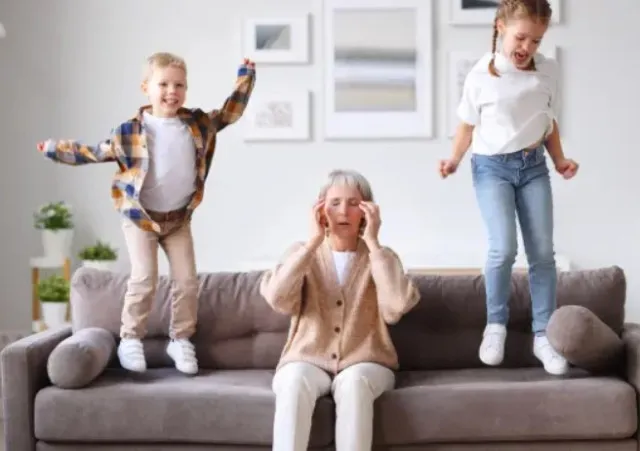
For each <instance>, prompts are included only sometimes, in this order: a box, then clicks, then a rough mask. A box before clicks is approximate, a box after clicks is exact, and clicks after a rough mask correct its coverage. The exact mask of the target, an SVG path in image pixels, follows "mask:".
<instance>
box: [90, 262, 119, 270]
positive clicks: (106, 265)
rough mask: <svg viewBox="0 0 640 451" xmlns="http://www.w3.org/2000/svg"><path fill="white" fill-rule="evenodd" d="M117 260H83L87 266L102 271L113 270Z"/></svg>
mask: <svg viewBox="0 0 640 451" xmlns="http://www.w3.org/2000/svg"><path fill="white" fill-rule="evenodd" d="M114 264H115V260H82V266H84V267H85V268H94V269H99V270H101V271H113V266H114Z"/></svg>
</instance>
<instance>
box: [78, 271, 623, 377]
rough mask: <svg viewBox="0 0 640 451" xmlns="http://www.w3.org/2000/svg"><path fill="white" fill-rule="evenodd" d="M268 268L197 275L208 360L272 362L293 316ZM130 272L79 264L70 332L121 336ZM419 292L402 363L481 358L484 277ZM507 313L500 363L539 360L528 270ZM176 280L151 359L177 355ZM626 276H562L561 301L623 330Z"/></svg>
mask: <svg viewBox="0 0 640 451" xmlns="http://www.w3.org/2000/svg"><path fill="white" fill-rule="evenodd" d="M261 276H262V272H260V271H255V272H246V273H241V272H237V273H231V272H230V273H224V272H220V273H207V274H200V275H199V280H200V289H199V307H198V308H199V311H198V329H197V332H196V335H195V337H194V342H195V343H196V350H197V353H198V358H199V361H200V366H201V367H202V368H220V369H231V368H235V369H238V368H266V369H272V368H274V367H275V365H276V364H277V362H278V358H279V357H280V353H281V351H282V347H283V345H284V342H285V339H286V336H287V332H288V327H289V318H288V317H286V316H283V315H280V314H278V313H275V312H274V311H272V310H271V308H270V307H269V306H268V305H267V303H266V302H265V301H264V299H263V298H262V297H261V296H260V293H259V291H258V287H259V283H260V278H261ZM127 279H128V274H121V273H112V272H107V271H100V270H96V269H90V268H80V269H78V270H77V271H76V272H75V274H74V276H73V280H72V286H71V305H72V322H73V327H74V330H79V329H82V328H86V327H102V328H104V329H107V330H109V331H111V332H112V333H113V334H114V335H116V336H118V334H119V328H120V312H121V310H122V305H123V299H124V294H125V291H126V286H127ZM412 279H413V280H414V282H415V283H416V285H417V287H418V289H419V291H420V294H421V300H420V302H419V303H418V305H417V306H416V307H415V308H414V309H413V310H412V311H411V312H409V314H407V315H406V316H405V317H404V318H403V319H402V320H401V321H400V322H399V323H398V324H396V325H394V326H391V327H390V331H391V336H392V338H393V341H394V343H395V346H396V349H397V351H398V357H399V360H400V365H401V369H449V368H451V369H452V368H474V367H479V366H481V363H480V361H479V359H478V346H479V344H480V340H481V335H482V331H483V329H484V326H485V321H486V314H485V295H484V279H483V277H482V276H433V275H425V276H412ZM511 287H512V296H511V299H510V302H509V304H510V312H511V320H510V323H509V326H508V327H509V334H508V338H507V347H506V355H505V362H504V366H507V367H523V366H538V365H539V362H538V361H537V360H536V359H535V358H534V357H533V353H532V349H531V345H532V334H531V300H530V296H529V284H528V280H527V276H526V274H521V273H517V274H514V275H513V277H512V284H511ZM170 294H171V289H170V280H169V278H168V277H164V276H163V277H160V280H159V283H158V289H157V292H156V300H155V302H154V304H153V307H152V311H151V314H150V315H149V317H148V322H147V328H148V333H147V338H146V339H145V349H146V353H147V358H148V363H149V366H166V365H170V364H171V362H170V361H169V358H168V357H167V356H166V352H165V350H164V348H165V346H166V343H167V333H168V327H169V318H170V303H171V296H170ZM625 295H626V281H625V275H624V272H623V271H622V269H620V268H619V267H615V266H614V267H608V268H600V269H594V270H581V271H573V272H565V273H560V274H559V279H558V291H557V297H558V305H559V306H562V305H569V304H573V305H582V306H585V307H587V308H589V309H590V310H591V311H593V312H594V313H595V314H596V315H597V316H598V317H599V318H600V319H601V320H603V321H604V322H605V323H606V324H608V325H609V326H610V327H611V328H612V329H613V330H614V331H615V332H616V333H618V334H620V333H621V331H622V327H623V323H624V307H625V305H624V304H625Z"/></svg>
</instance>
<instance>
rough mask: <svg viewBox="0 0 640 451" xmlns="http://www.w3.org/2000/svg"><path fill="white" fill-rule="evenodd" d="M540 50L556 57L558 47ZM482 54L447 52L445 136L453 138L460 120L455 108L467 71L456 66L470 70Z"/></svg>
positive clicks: (551, 56)
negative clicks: (463, 71) (461, 71)
mask: <svg viewBox="0 0 640 451" xmlns="http://www.w3.org/2000/svg"><path fill="white" fill-rule="evenodd" d="M540 52H541V53H542V54H544V55H545V56H547V57H548V58H553V59H557V58H558V47H557V46H555V45H553V46H544V47H542V48H541V49H540ZM483 55H484V53H483V52H471V51H451V52H449V54H448V61H447V81H448V86H447V136H448V137H449V138H453V136H454V135H455V132H456V128H457V126H458V123H459V122H460V120H459V118H458V115H457V113H456V110H457V108H458V104H459V103H460V99H461V97H462V88H463V85H464V78H465V77H466V75H467V73H468V72H466V73H458V67H459V65H460V64H464V62H466V64H465V68H466V69H468V70H471V68H472V67H473V66H474V65H475V64H476V63H477V62H478V60H479V59H480V58H482V56H483Z"/></svg>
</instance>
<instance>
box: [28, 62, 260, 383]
mask: <svg viewBox="0 0 640 451" xmlns="http://www.w3.org/2000/svg"><path fill="white" fill-rule="evenodd" d="M254 83H255V66H254V64H253V62H250V61H249V60H247V59H245V60H244V63H243V64H242V65H241V66H240V68H239V70H238V78H237V81H236V85H235V89H234V91H233V93H232V94H231V96H229V97H228V98H227V99H226V101H225V102H224V104H223V105H222V107H221V108H220V109H214V110H212V111H208V112H204V111H202V110H201V109H198V108H193V109H187V108H184V107H183V104H184V102H185V97H186V92H187V67H186V64H185V62H184V60H183V59H182V58H180V57H178V56H176V55H172V54H170V53H156V54H154V55H152V56H151V57H149V59H148V61H147V67H146V72H145V76H144V80H143V82H142V90H143V92H144V93H145V94H146V95H147V96H148V98H149V102H150V104H149V105H145V106H143V107H141V108H140V109H139V111H138V113H137V114H136V115H135V116H134V117H133V118H131V119H129V120H128V121H126V122H124V123H123V124H121V125H120V126H118V127H117V128H116V129H115V130H114V131H113V133H112V136H111V138H110V139H107V140H104V141H102V142H100V143H98V145H96V146H89V145H86V144H81V143H80V142H77V141H72V140H60V141H54V140H48V141H45V142H44V143H40V144H39V145H38V149H39V150H40V151H41V152H43V153H44V154H45V155H46V157H48V158H50V159H51V160H53V161H56V162H59V163H63V164H68V165H81V164H88V163H101V162H115V163H116V164H117V165H118V167H119V171H118V173H117V174H116V175H115V179H114V181H113V184H112V188H111V193H112V197H113V201H114V204H115V207H116V209H117V210H118V211H119V212H120V213H121V214H122V215H123V224H122V229H123V231H124V237H125V242H126V246H127V250H128V254H129V258H130V260H131V274H130V278H129V282H128V285H127V292H126V294H125V299H124V308H123V311H122V325H121V329H120V337H121V340H120V344H119V346H118V358H119V360H120V364H121V365H122V367H123V368H126V369H128V370H130V371H137V372H142V371H145V370H146V367H147V365H146V360H145V357H144V352H143V347H142V341H141V339H142V338H143V337H144V336H145V334H146V332H147V331H146V320H147V317H148V315H149V311H150V310H151V304H152V302H153V298H154V296H155V290H156V282H157V278H158V246H162V248H163V250H164V251H165V253H166V254H167V259H168V260H169V266H170V270H171V277H172V279H173V282H174V287H175V289H174V297H173V299H172V303H171V323H170V328H169V337H170V339H171V340H170V342H169V345H168V346H167V353H168V354H169V356H170V357H171V358H172V359H173V361H174V362H175V365H176V368H177V369H178V370H179V371H181V372H183V373H186V374H195V373H197V372H198V362H197V359H196V356H195V350H194V346H193V344H192V343H191V341H190V338H191V336H192V335H193V334H194V332H195V328H196V318H197V307H198V279H197V273H196V265H195V256H194V249H193V239H192V236H191V217H192V214H193V211H194V210H195V208H196V207H197V206H198V205H199V204H200V202H201V201H202V196H203V191H204V184H205V180H206V178H207V175H208V173H209V169H210V167H211V161H212V158H213V154H214V152H215V147H216V134H217V133H218V132H219V131H221V130H223V129H224V128H225V127H226V126H227V125H229V124H232V123H234V122H236V121H237V120H238V119H239V118H240V117H241V116H242V114H243V112H244V109H245V107H246V105H247V102H248V100H249V97H250V95H251V92H252V90H253V86H254Z"/></svg>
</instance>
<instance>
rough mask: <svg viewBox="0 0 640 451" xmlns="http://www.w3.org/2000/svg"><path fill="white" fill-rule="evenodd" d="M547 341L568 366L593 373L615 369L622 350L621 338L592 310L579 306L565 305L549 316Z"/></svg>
mask: <svg viewBox="0 0 640 451" xmlns="http://www.w3.org/2000/svg"><path fill="white" fill-rule="evenodd" d="M547 338H548V339H549V343H550V344H551V346H553V348H554V349H555V350H556V351H557V352H558V353H560V355H562V356H563V357H564V358H565V359H567V361H568V362H569V363H571V364H572V365H574V366H576V367H578V368H582V369H585V370H588V371H591V372H594V373H604V372H608V371H612V370H614V369H615V367H616V366H617V365H618V364H619V363H620V359H621V357H622V353H623V350H624V343H623V342H622V339H621V338H620V337H619V336H618V335H616V333H615V332H614V331H613V330H612V329H611V328H610V327H609V326H608V325H606V324H605V323H604V322H603V321H602V320H601V319H600V318H598V317H597V316H596V315H595V314H594V313H593V312H592V311H591V310H589V309H587V308H586V307H583V306H579V305H565V306H563V307H560V308H558V309H557V310H556V311H555V312H554V313H553V315H551V319H550V320H549V324H548V325H547Z"/></svg>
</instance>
